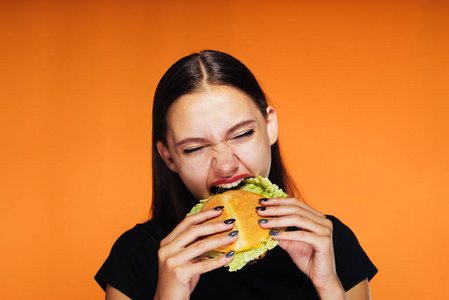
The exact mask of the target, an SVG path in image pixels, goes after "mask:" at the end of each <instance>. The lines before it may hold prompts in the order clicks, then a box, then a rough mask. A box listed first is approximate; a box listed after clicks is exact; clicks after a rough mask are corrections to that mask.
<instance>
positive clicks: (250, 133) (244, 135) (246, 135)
mask: <svg viewBox="0 0 449 300" xmlns="http://www.w3.org/2000/svg"><path fill="white" fill-rule="evenodd" d="M253 133H254V129H250V130H248V131H246V132H244V133H242V134H239V135H237V136H235V137H233V138H232V139H233V140H235V139H241V138H245V137H248V136H251V135H252V134H253Z"/></svg>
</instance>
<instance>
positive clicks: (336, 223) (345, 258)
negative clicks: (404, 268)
mask: <svg viewBox="0 0 449 300" xmlns="http://www.w3.org/2000/svg"><path fill="white" fill-rule="evenodd" d="M326 218H327V219H329V220H331V221H332V224H333V236H332V238H333V244H334V255H335V265H336V268H337V274H338V276H339V278H340V280H341V282H342V284H343V286H344V288H345V290H349V289H350V288H352V287H353V286H355V285H356V284H358V283H359V282H361V281H362V280H364V279H366V278H368V279H369V280H371V279H372V278H373V277H374V275H376V273H377V268H376V267H375V266H374V264H373V263H372V262H371V260H370V259H369V257H368V255H367V254H366V252H365V251H364V250H363V248H362V246H361V245H360V243H359V241H358V239H357V237H356V235H355V234H354V232H353V231H352V230H351V229H350V228H349V227H348V226H346V225H345V224H344V223H343V222H341V221H340V220H339V219H338V218H336V217H334V216H330V215H326Z"/></svg>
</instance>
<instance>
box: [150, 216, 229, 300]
mask: <svg viewBox="0 0 449 300" xmlns="http://www.w3.org/2000/svg"><path fill="white" fill-rule="evenodd" d="M221 213H222V207H221V208H220V207H216V208H215V209H208V210H205V211H202V212H199V213H197V214H194V215H191V216H188V217H186V218H185V219H184V220H183V221H182V222H181V223H179V224H178V226H176V228H175V229H173V231H172V232H171V233H170V234H169V235H168V236H167V237H166V238H165V239H163V240H162V241H161V244H160V249H159V253H158V256H159V277H158V283H157V288H156V294H155V297H154V299H189V298H190V294H191V293H192V292H193V290H194V289H195V286H196V284H197V283H198V280H199V278H200V275H201V274H203V273H206V272H209V271H211V270H214V269H217V268H219V267H221V266H223V265H225V264H226V263H228V262H230V261H231V260H232V256H233V253H231V252H230V253H228V254H227V255H222V256H220V257H218V258H216V259H208V260H202V261H201V260H199V259H198V257H200V256H201V254H203V253H204V252H206V251H210V250H212V249H215V248H217V247H220V246H223V245H226V244H230V243H232V242H235V241H236V240H237V235H236V234H235V233H234V234H229V235H227V234H225V235H222V236H217V237H213V238H210V239H199V238H201V237H203V236H207V235H211V234H214V233H219V232H224V231H228V230H231V229H232V227H233V226H234V224H233V221H232V220H230V221H229V220H227V222H226V221H225V222H223V221H219V222H208V223H206V224H203V222H205V221H207V220H209V219H213V218H215V217H218V216H219V215H220V214H221ZM226 223H228V224H226Z"/></svg>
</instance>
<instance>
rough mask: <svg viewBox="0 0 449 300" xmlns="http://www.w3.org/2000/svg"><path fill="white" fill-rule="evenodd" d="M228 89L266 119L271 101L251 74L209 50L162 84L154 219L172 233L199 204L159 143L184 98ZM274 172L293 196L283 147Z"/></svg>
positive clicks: (178, 66) (156, 121)
mask: <svg viewBox="0 0 449 300" xmlns="http://www.w3.org/2000/svg"><path fill="white" fill-rule="evenodd" d="M211 85H226V86H231V87H234V88H237V89H239V90H241V91H242V92H244V93H246V94H247V95H248V96H249V97H250V98H251V99H252V100H253V101H254V102H255V103H256V105H257V106H258V107H259V109H260V111H261V113H262V115H263V116H264V117H266V114H267V113H266V108H267V106H268V103H267V97H266V95H265V93H264V92H263V91H262V89H261V87H260V85H259V83H258V82H257V80H256V78H255V77H254V75H253V74H252V73H251V71H250V70H249V69H248V68H247V67H246V66H245V65H244V64H242V63H241V62H240V61H238V60H237V59H235V58H234V57H232V56H230V55H228V54H226V53H223V52H218V51H212V50H206V51H201V52H200V53H194V54H191V55H188V56H186V57H183V58H181V59H180V60H178V61H177V62H176V63H175V64H174V65H172V66H171V67H170V68H169V69H168V71H167V72H166V73H165V74H164V76H163V77H162V79H161V80H160V82H159V84H158V86H157V88H156V93H155V95H154V102H153V140H152V144H153V148H152V151H153V153H152V155H153V203H152V209H151V214H152V219H153V220H154V221H156V222H158V223H159V224H160V225H161V226H162V227H163V228H164V229H165V230H167V232H170V231H171V230H172V229H173V228H174V227H175V226H176V225H177V224H178V223H179V222H180V221H181V220H182V219H183V218H184V217H185V215H186V213H187V212H188V211H189V210H190V209H191V208H192V207H193V206H194V205H195V204H196V203H197V202H198V200H197V199H195V197H194V196H193V195H192V194H191V193H190V192H189V190H188V189H187V188H186V186H185V185H184V183H183V182H182V181H181V178H180V177H179V175H178V174H177V173H175V172H173V171H171V170H170V169H169V168H168V167H167V166H166V164H165V163H164V161H163V160H162V158H161V156H160V155H159V153H158V150H157V147H156V142H157V141H161V142H162V143H163V144H164V145H167V143H166V132H167V122H166V115H167V111H168V109H169V108H170V106H171V105H172V104H173V103H174V102H175V101H176V100H177V99H178V98H179V97H181V96H183V95H186V94H189V93H192V92H195V91H199V90H201V89H202V88H204V87H205V86H211ZM271 161H272V162H271V169H270V174H269V176H268V178H269V179H270V180H271V181H272V182H273V183H276V184H277V185H278V186H279V187H280V188H282V189H283V190H284V191H286V192H287V193H288V194H289V195H291V196H293V195H295V194H296V196H297V197H299V195H298V194H297V193H298V192H297V189H296V187H295V185H294V182H293V180H292V179H291V177H290V176H289V174H288V172H287V170H286V168H285V166H284V163H283V161H282V158H281V154H280V150H279V143H278V142H276V143H275V144H273V145H272V146H271Z"/></svg>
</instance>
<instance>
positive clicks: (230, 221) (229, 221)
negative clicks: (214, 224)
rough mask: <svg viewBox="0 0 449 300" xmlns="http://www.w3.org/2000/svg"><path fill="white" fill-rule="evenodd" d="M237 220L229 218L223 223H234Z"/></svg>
mask: <svg viewBox="0 0 449 300" xmlns="http://www.w3.org/2000/svg"><path fill="white" fill-rule="evenodd" d="M234 222H235V219H227V220H225V221H223V223H225V224H226V225H229V224H232V223H234Z"/></svg>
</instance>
